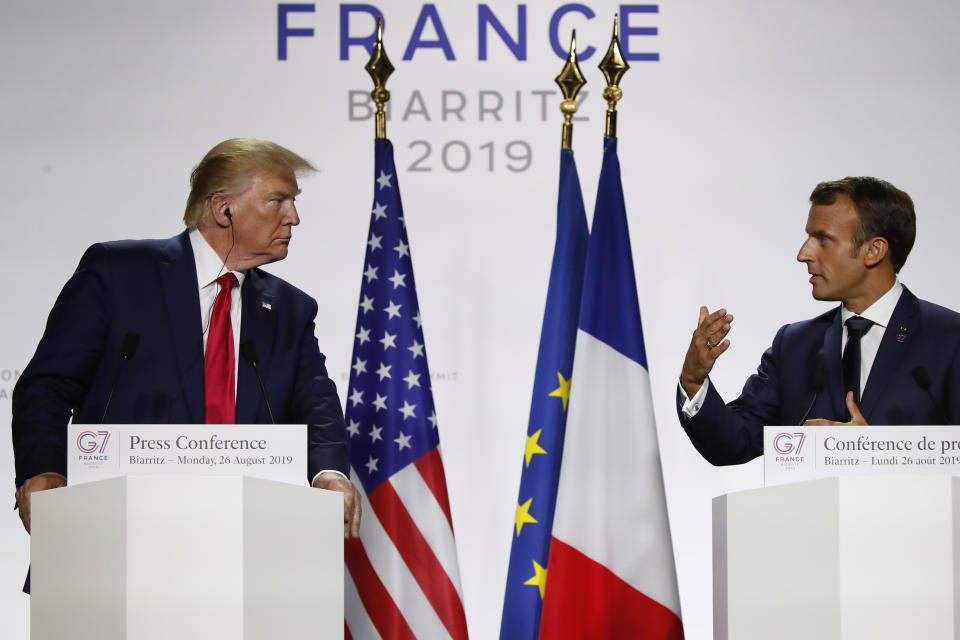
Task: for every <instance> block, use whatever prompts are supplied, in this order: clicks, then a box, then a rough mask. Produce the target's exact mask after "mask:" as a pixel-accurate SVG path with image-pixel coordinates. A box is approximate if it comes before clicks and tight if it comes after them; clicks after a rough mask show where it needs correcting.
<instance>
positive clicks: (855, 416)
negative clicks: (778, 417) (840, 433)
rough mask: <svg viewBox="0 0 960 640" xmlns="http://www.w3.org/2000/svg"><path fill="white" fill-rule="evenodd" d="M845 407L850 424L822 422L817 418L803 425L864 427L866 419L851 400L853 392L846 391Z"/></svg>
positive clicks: (831, 421)
mask: <svg viewBox="0 0 960 640" xmlns="http://www.w3.org/2000/svg"><path fill="white" fill-rule="evenodd" d="M845 402H846V405H847V411H849V412H850V422H835V421H833V420H824V419H822V418H817V419H816V420H807V421H806V422H804V423H803V426H805V427H842V426H849V425H864V424H867V419H866V418H864V417H863V414H862V413H860V407H858V406H857V403H856V402H855V401H854V399H853V391H847V397H846V398H845Z"/></svg>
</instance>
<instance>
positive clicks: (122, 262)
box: [12, 232, 349, 486]
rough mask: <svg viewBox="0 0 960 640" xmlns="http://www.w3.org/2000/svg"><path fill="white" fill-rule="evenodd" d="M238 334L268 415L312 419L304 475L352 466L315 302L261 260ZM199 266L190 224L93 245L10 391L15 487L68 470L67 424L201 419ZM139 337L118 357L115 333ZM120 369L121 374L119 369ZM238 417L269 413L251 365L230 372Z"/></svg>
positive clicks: (257, 419)
mask: <svg viewBox="0 0 960 640" xmlns="http://www.w3.org/2000/svg"><path fill="white" fill-rule="evenodd" d="M242 304H243V310H242V316H241V318H242V319H241V329H240V342H241V343H243V342H246V341H252V342H253V343H254V344H255V345H256V351H257V355H258V369H259V371H260V374H261V376H262V377H263V383H264V385H265V387H266V391H267V396H268V397H269V399H270V406H271V408H272V409H273V412H274V416H275V418H276V421H277V423H290V424H307V425H309V457H308V477H310V478H312V477H313V476H314V475H315V474H316V473H318V472H319V471H321V470H324V469H336V470H339V471H342V472H344V473H348V472H349V462H348V461H349V455H348V439H347V435H346V429H345V428H344V424H343V414H342V412H341V408H340V401H339V398H338V397H337V394H336V389H335V386H334V383H333V381H332V380H330V378H329V377H328V376H327V372H326V368H325V366H324V356H323V355H322V354H321V353H320V350H319V348H318V346H317V340H316V337H315V336H314V318H315V317H316V314H317V303H316V301H314V300H313V299H312V298H310V297H309V296H308V295H306V294H305V293H303V292H302V291H300V290H299V289H297V288H295V287H293V286H292V285H290V284H288V283H287V282H285V281H283V280H281V279H280V278H277V277H275V276H272V275H270V274H268V273H266V272H264V271H261V270H259V269H252V270H250V271H249V272H248V274H247V277H246V278H245V280H244V283H243V289H242ZM201 332H202V327H201V320H200V302H199V295H198V292H197V273H196V264H195V261H194V257H193V250H192V249H191V246H190V240H189V238H188V236H187V233H186V232H184V233H181V234H180V235H178V236H175V237H173V238H170V239H168V240H140V241H120V242H107V243H102V244H96V245H94V246H92V247H90V248H89V249H88V250H87V252H86V253H85V254H84V256H83V258H82V259H81V260H80V264H79V266H78V267H77V270H76V272H75V273H74V274H73V277H71V278H70V280H69V281H68V282H67V284H66V285H65V286H64V288H63V291H62V292H61V293H60V296H59V298H58V299H57V302H56V304H55V305H54V307H53V310H52V311H51V312H50V317H49V318H48V320H47V327H46V330H45V331H44V334H43V337H42V339H41V340H40V344H39V345H38V346H37V351H36V354H35V355H34V356H33V359H32V360H31V361H30V363H29V364H28V365H27V367H26V368H25V369H24V371H23V373H22V375H21V376H20V379H19V381H18V382H17V385H16V388H15V389H14V393H13V425H12V427H13V445H14V454H15V458H16V471H17V478H16V484H17V486H19V485H20V484H22V483H23V481H24V480H26V479H27V478H29V477H31V476H33V475H36V474H38V473H42V472H45V471H56V472H59V473H63V474H64V475H65V474H66V426H67V422H68V421H69V420H70V419H71V417H72V419H73V421H74V422H76V423H79V424H84V423H90V424H95V423H98V422H99V421H100V418H101V415H102V414H103V411H104V407H105V406H106V403H107V397H108V395H109V393H110V389H111V387H112V386H113V385H114V383H115V382H116V389H115V392H114V394H113V399H112V401H111V403H110V408H109V413H108V414H107V416H106V422H110V423H140V424H151V423H203V422H204V397H203V396H204V384H203V337H202V333H201ZM128 333H135V334H137V335H138V336H139V337H140V342H139V347H138V349H137V351H136V353H135V355H134V356H133V358H131V359H130V360H129V361H127V362H126V363H125V364H123V368H122V370H121V369H120V367H121V362H122V360H121V357H120V353H121V345H122V343H123V340H124V336H126V335H127V334H128ZM118 375H119V377H118ZM236 417H237V423H239V424H243V423H269V422H270V417H269V415H268V412H267V409H266V406H265V405H264V402H263V399H262V394H261V392H260V389H259V385H258V383H257V379H256V375H255V373H254V372H253V370H252V369H251V367H250V366H249V365H248V364H247V363H246V362H245V361H244V360H243V359H242V358H241V360H240V363H239V367H238V373H237V410H236Z"/></svg>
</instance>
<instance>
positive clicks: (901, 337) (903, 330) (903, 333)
mask: <svg viewBox="0 0 960 640" xmlns="http://www.w3.org/2000/svg"><path fill="white" fill-rule="evenodd" d="M906 339H907V328H906V327H905V326H903V325H900V333H898V334H897V342H903V341H904V340H906Z"/></svg>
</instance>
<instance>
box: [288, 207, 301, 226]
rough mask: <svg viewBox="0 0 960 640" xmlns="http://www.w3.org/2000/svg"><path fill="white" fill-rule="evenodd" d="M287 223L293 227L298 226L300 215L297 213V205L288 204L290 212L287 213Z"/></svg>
mask: <svg viewBox="0 0 960 640" xmlns="http://www.w3.org/2000/svg"><path fill="white" fill-rule="evenodd" d="M287 223H288V224H290V226H293V227H295V226H297V225H298V224H300V215H299V214H298V213H297V205H295V204H293V203H291V204H290V210H289V211H288V212H287Z"/></svg>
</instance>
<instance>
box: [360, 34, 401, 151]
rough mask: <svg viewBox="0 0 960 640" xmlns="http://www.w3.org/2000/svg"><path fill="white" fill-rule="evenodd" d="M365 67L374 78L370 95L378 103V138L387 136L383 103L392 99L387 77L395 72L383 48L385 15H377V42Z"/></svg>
mask: <svg viewBox="0 0 960 640" xmlns="http://www.w3.org/2000/svg"><path fill="white" fill-rule="evenodd" d="M364 69H366V70H367V73H369V74H370V77H371V78H373V85H374V88H373V91H371V92H370V97H371V98H372V99H373V103H374V104H375V105H377V113H376V116H375V118H376V135H377V137H378V138H386V137H387V114H386V113H385V112H384V110H383V105H385V104H386V103H387V101H388V100H390V92H389V91H387V78H389V77H390V74H391V73H393V69H394V67H393V64H391V63H390V58H388V57H387V51H386V49H384V48H383V16H382V15H378V16H377V42H376V43H375V44H374V45H373V53H371V54H370V61H369V62H367V64H366V66H365V67H364Z"/></svg>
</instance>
